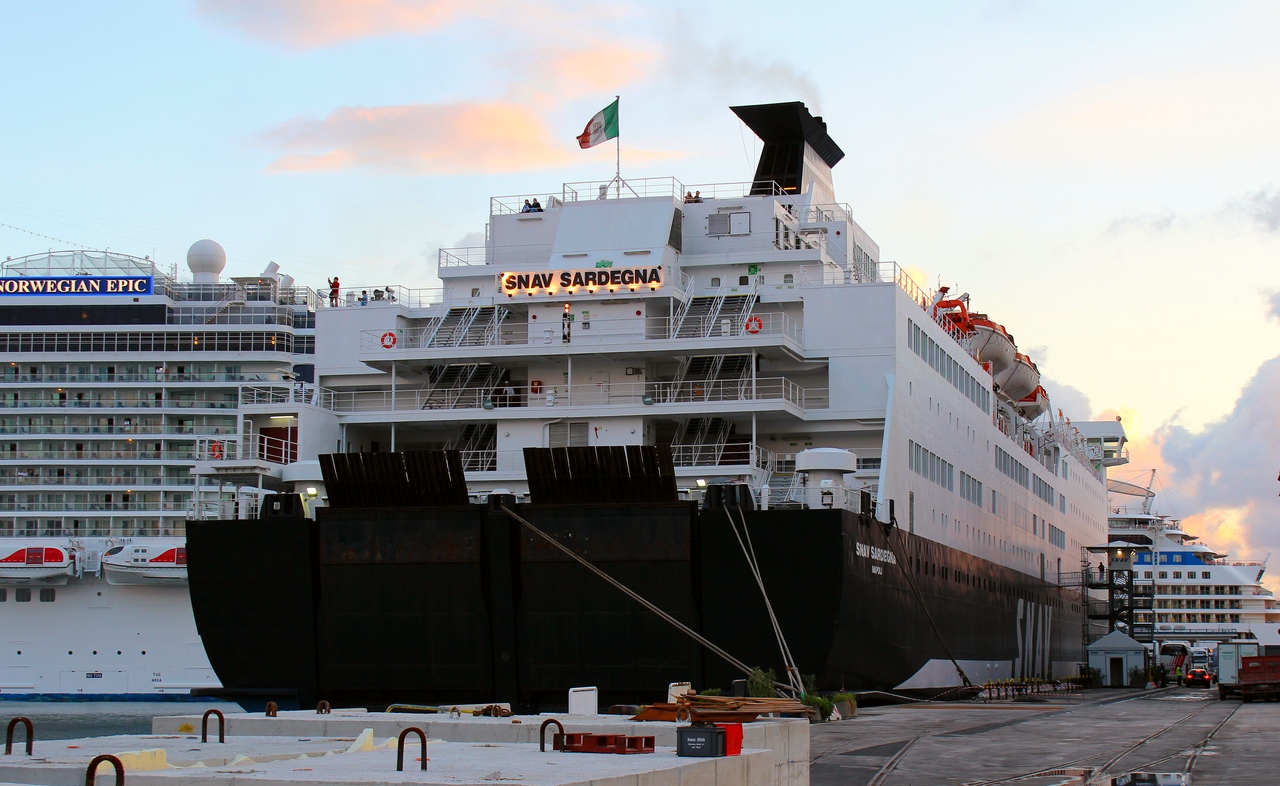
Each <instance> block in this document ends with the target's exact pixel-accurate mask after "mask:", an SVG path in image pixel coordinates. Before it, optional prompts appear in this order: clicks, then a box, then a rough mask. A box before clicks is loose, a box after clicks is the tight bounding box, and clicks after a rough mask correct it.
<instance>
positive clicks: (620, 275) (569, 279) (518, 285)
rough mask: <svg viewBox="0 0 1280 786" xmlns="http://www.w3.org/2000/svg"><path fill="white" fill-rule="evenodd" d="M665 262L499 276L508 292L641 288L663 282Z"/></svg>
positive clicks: (505, 290) (503, 289)
mask: <svg viewBox="0 0 1280 786" xmlns="http://www.w3.org/2000/svg"><path fill="white" fill-rule="evenodd" d="M662 273H663V271H662V266H661V265H659V266H658V267H636V268H595V269H591V270H537V271H532V272H528V273H503V274H502V275H501V276H499V280H500V281H501V282H502V292H503V293H504V294H506V295H510V296H515V295H535V294H538V293H546V294H548V295H554V294H557V293H566V294H570V295H572V294H574V293H576V292H578V291H580V290H586V291H587V292H591V293H594V292H598V291H599V290H601V289H603V290H604V291H606V292H618V291H625V292H639V291H640V290H642V289H649V290H655V289H657V288H658V287H660V286H662Z"/></svg>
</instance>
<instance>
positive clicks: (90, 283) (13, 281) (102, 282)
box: [0, 276, 153, 295]
mask: <svg viewBox="0 0 1280 786" xmlns="http://www.w3.org/2000/svg"><path fill="white" fill-rule="evenodd" d="M152 284H153V282H152V278H151V276H26V277H22V278H0V295H150V294H151V292H152Z"/></svg>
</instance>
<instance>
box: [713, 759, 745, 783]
mask: <svg viewBox="0 0 1280 786" xmlns="http://www.w3.org/2000/svg"><path fill="white" fill-rule="evenodd" d="M715 762H716V783H717V784H718V785H719V786H728V784H731V783H732V784H738V783H746V782H747V762H746V760H745V759H743V758H742V757H741V756H723V757H721V758H718V759H716V760H715Z"/></svg>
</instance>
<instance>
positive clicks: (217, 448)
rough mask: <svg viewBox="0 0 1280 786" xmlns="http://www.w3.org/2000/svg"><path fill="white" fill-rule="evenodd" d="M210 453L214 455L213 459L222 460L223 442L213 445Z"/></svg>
mask: <svg viewBox="0 0 1280 786" xmlns="http://www.w3.org/2000/svg"><path fill="white" fill-rule="evenodd" d="M210 452H211V453H213V457H214V458H215V459H220V458H222V443H221V442H214V443H213V445H212V446H211V448H210Z"/></svg>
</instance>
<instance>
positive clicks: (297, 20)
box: [196, 0, 501, 49]
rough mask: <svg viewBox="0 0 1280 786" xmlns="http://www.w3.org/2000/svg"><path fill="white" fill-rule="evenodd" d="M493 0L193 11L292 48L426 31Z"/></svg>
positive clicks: (292, 2)
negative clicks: (487, 0)
mask: <svg viewBox="0 0 1280 786" xmlns="http://www.w3.org/2000/svg"><path fill="white" fill-rule="evenodd" d="M499 5H501V4H500V3H495V2H486V1H485V0H481V1H480V2H474V1H473V2H468V3H458V2H449V1H448V0H196V13H198V14H200V15H201V16H204V17H206V18H208V19H212V20H214V21H216V22H219V23H221V24H224V25H228V26H230V27H233V28H235V29H237V30H239V31H241V32H242V33H245V34H247V35H250V36H253V37H254V38H259V39H262V40H265V41H270V42H273V43H282V44H285V45H286V46H290V47H293V48H297V49H310V48H314V47H322V46H330V45H333V44H340V43H344V42H347V41H353V40H357V39H361V38H370V37H376V36H387V35H414V34H420V33H429V32H433V31H435V30H439V29H440V28H442V27H444V26H446V25H448V24H451V23H453V22H455V21H457V20H458V19H461V18H465V17H476V16H484V15H486V14H489V13H491V12H493V11H494V10H496V8H497V7H498V6H499Z"/></svg>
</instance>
